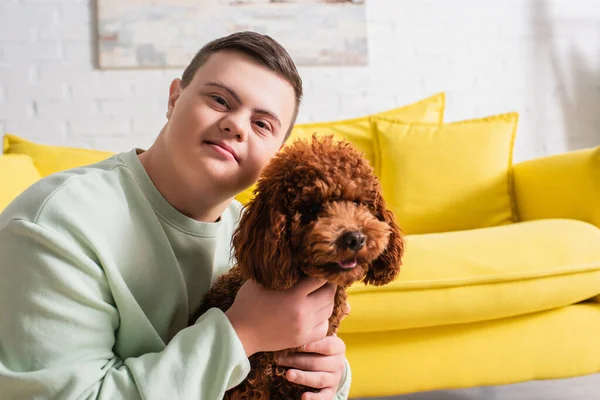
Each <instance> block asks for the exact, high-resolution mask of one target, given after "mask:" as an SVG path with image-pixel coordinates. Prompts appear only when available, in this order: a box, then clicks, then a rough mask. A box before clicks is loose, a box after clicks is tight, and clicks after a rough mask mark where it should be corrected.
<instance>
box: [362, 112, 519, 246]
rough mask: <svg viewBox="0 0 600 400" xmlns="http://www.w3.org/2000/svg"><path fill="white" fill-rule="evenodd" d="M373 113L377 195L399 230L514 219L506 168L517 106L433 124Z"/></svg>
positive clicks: (445, 228)
mask: <svg viewBox="0 0 600 400" xmlns="http://www.w3.org/2000/svg"><path fill="white" fill-rule="evenodd" d="M373 120H374V124H375V127H376V132H377V143H378V149H379V159H380V160H381V168H380V171H379V177H380V179H381V184H382V186H383V192H384V197H385V199H386V201H387V203H388V205H389V207H390V209H391V210H392V211H393V212H394V214H395V215H396V218H397V220H398V223H399V224H400V226H401V227H402V229H403V230H404V231H405V232H406V233H407V234H413V233H431V232H448V231H456V230H463V229H473V228H484V227H488V226H496V225H501V224H506V223H510V222H513V221H514V220H516V217H514V215H513V208H514V206H513V196H512V193H511V182H510V168H511V164H512V150H513V142H514V138H515V133H516V129H517V124H518V114H517V113H507V114H501V115H495V116H490V117H487V118H480V119H473V120H467V121H461V122H455V123H451V124H441V125H434V124H421V123H406V122H402V121H395V120H391V119H389V118H379V117H376V118H373Z"/></svg>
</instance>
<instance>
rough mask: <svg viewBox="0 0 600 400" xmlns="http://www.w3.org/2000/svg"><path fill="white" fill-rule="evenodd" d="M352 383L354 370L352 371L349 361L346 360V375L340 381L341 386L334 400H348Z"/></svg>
mask: <svg viewBox="0 0 600 400" xmlns="http://www.w3.org/2000/svg"><path fill="white" fill-rule="evenodd" d="M351 383H352V370H351V369H350V364H349V363H348V359H346V368H345V369H344V374H343V375H342V379H340V384H339V385H338V389H337V391H336V393H335V398H334V400H347V399H348V396H349V395H350V384H351Z"/></svg>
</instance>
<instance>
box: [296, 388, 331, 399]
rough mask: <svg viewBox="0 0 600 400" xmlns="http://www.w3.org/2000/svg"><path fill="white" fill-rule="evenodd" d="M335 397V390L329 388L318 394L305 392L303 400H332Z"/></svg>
mask: <svg viewBox="0 0 600 400" xmlns="http://www.w3.org/2000/svg"><path fill="white" fill-rule="evenodd" d="M334 396H335V390H333V389H331V388H327V389H323V390H321V391H319V392H318V393H311V392H305V393H303V394H302V400H331V399H333V398H334Z"/></svg>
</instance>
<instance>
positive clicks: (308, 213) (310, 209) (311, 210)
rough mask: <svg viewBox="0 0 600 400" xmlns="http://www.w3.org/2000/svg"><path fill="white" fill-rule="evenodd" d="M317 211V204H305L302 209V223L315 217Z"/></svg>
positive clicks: (319, 209)
mask: <svg viewBox="0 0 600 400" xmlns="http://www.w3.org/2000/svg"><path fill="white" fill-rule="evenodd" d="M319 211H321V206H320V205H319V204H310V205H308V206H306V207H305V208H304V210H303V211H302V223H303V224H308V223H309V222H311V221H314V220H315V219H317V214H318V213H319Z"/></svg>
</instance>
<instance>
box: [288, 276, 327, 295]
mask: <svg viewBox="0 0 600 400" xmlns="http://www.w3.org/2000/svg"><path fill="white" fill-rule="evenodd" d="M325 284H327V281H326V280H325V279H317V278H314V277H312V276H307V277H304V278H302V279H300V281H299V282H298V283H297V284H296V287H295V288H294V291H296V292H297V293H298V294H300V295H302V296H308V295H309V294H311V293H313V292H316V291H317V290H319V289H320V288H322V287H323V286H324V285H325Z"/></svg>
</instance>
